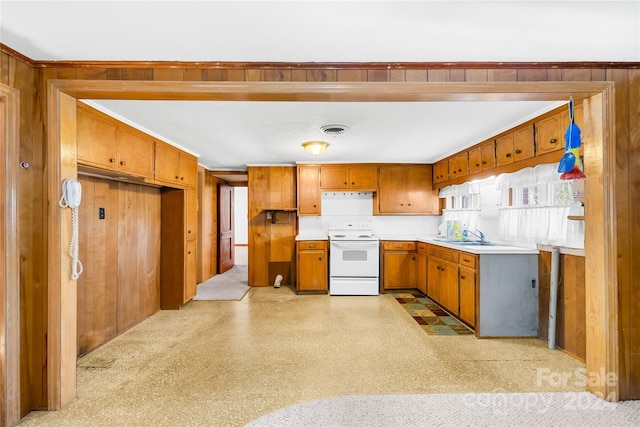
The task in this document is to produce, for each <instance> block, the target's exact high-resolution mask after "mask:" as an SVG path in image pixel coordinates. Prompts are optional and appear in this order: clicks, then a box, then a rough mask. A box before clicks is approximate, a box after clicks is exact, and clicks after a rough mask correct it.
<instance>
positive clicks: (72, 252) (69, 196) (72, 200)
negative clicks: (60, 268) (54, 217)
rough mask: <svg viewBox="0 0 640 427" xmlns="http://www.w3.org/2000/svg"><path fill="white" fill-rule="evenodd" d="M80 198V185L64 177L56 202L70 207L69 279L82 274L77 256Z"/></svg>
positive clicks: (63, 206) (76, 278) (75, 278)
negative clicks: (70, 260)
mask: <svg viewBox="0 0 640 427" xmlns="http://www.w3.org/2000/svg"><path fill="white" fill-rule="evenodd" d="M81 199H82V185H81V184H80V183H79V182H78V181H76V180H75V179H73V178H68V179H65V180H64V182H63V183H62V196H61V197H60V201H59V202H58V204H59V205H60V207H61V208H71V242H69V256H70V257H71V259H72V262H71V280H78V277H80V275H81V274H82V263H81V262H80V259H79V258H78V206H80V200H81Z"/></svg>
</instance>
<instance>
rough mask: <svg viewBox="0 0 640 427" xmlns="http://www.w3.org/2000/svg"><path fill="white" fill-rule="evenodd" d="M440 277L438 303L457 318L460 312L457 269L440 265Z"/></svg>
mask: <svg viewBox="0 0 640 427" xmlns="http://www.w3.org/2000/svg"><path fill="white" fill-rule="evenodd" d="M440 276H441V277H442V281H441V283H442V286H441V288H440V303H441V304H442V306H443V307H444V308H446V309H447V310H448V311H449V312H450V313H452V314H454V315H456V316H457V315H458V314H459V312H460V308H459V299H458V298H459V295H458V292H459V290H458V267H457V266H454V265H452V264H446V263H440Z"/></svg>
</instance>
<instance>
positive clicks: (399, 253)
mask: <svg viewBox="0 0 640 427" xmlns="http://www.w3.org/2000/svg"><path fill="white" fill-rule="evenodd" d="M381 247H382V289H383V290H390V289H415V288H417V287H418V253H417V250H416V242H403V241H386V242H381Z"/></svg>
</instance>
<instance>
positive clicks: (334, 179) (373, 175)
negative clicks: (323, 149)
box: [320, 165, 378, 191]
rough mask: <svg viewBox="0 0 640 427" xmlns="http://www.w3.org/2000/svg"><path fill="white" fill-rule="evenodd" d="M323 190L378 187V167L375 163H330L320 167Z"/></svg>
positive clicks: (370, 188) (375, 188)
mask: <svg viewBox="0 0 640 427" xmlns="http://www.w3.org/2000/svg"><path fill="white" fill-rule="evenodd" d="M320 188H322V189H323V190H337V191H344V190H371V191H375V190H377V189H378V167H377V166H375V165H330V166H321V167H320Z"/></svg>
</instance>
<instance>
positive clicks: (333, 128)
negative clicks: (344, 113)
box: [320, 125, 349, 135]
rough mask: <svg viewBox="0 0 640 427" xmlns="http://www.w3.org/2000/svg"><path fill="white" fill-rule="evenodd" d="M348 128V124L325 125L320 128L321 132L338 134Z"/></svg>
mask: <svg viewBox="0 0 640 427" xmlns="http://www.w3.org/2000/svg"><path fill="white" fill-rule="evenodd" d="M348 130H349V127H348V126H345V125H326V126H322V127H321V128H320V131H321V132H322V133H326V134H327V135H340V134H343V133H345V132H346V131H348Z"/></svg>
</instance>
